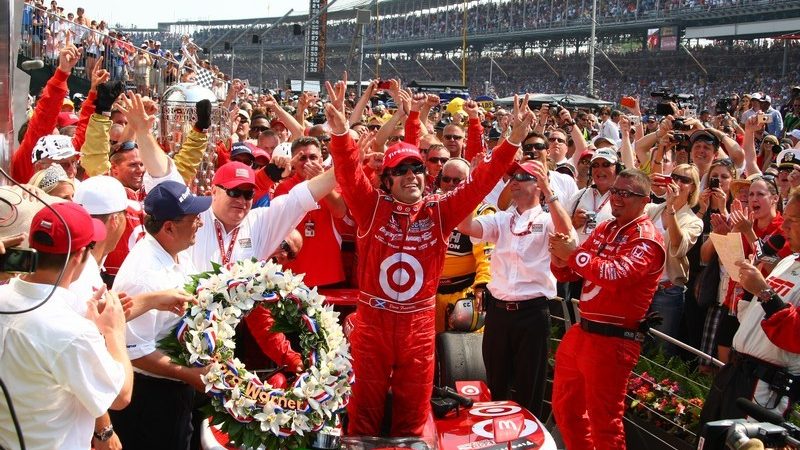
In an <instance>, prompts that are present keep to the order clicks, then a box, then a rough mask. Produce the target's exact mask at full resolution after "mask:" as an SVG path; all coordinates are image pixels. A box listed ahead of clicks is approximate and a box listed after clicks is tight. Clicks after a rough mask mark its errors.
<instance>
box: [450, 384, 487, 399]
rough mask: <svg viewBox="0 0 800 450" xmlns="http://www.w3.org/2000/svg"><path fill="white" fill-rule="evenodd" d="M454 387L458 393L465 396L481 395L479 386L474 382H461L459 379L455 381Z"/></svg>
mask: <svg viewBox="0 0 800 450" xmlns="http://www.w3.org/2000/svg"><path fill="white" fill-rule="evenodd" d="M456 388H457V389H458V393H459V394H461V395H466V396H467V397H473V396H478V395H481V388H479V387H478V386H475V385H474V384H461V382H460V381H456Z"/></svg>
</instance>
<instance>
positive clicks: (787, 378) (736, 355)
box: [730, 349, 800, 398]
mask: <svg viewBox="0 0 800 450" xmlns="http://www.w3.org/2000/svg"><path fill="white" fill-rule="evenodd" d="M730 364H732V365H733V366H734V367H741V368H742V370H744V371H745V372H748V373H750V374H751V375H753V376H755V377H756V378H758V379H759V380H761V381H763V382H765V383H767V384H768V385H769V387H770V389H772V390H773V391H774V392H776V393H778V394H780V395H782V396H783V395H788V396H789V397H790V398H797V395H798V394H799V393H800V376H797V375H790V374H789V372H787V370H786V368H785V367H780V366H776V365H775V364H772V363H768V362H766V361H764V360H761V359H758V358H756V357H754V356H750V355H748V354H746V353H740V352H738V351H736V350H734V349H731V352H730Z"/></svg>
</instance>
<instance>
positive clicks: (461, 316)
mask: <svg viewBox="0 0 800 450" xmlns="http://www.w3.org/2000/svg"><path fill="white" fill-rule="evenodd" d="M475 306H476V303H475V298H474V297H467V298H462V299H459V300H457V301H456V303H455V304H454V305H452V309H451V308H448V314H447V325H448V329H449V330H451V331H466V332H469V331H475V330H479V329H481V328H482V327H483V322H484V319H485V318H486V312H484V311H479V310H478V309H477V308H476V307H475Z"/></svg>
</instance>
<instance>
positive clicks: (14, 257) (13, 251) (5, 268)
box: [0, 248, 39, 273]
mask: <svg viewBox="0 0 800 450" xmlns="http://www.w3.org/2000/svg"><path fill="white" fill-rule="evenodd" d="M38 262H39V254H38V253H36V250H33V249H22V248H7V249H6V252H5V253H4V254H2V255H0V272H5V273H33V272H36V266H37V264H38Z"/></svg>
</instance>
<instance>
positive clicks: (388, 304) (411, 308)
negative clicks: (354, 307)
mask: <svg viewBox="0 0 800 450" xmlns="http://www.w3.org/2000/svg"><path fill="white" fill-rule="evenodd" d="M358 302H359V303H361V304H363V305H366V306H369V307H372V308H375V309H383V310H387V311H391V312H393V313H415V312H419V311H424V310H426V309H432V308H434V306H435V305H436V297H435V296H434V297H428V298H423V299H410V300H408V301H403V302H398V301H394V300H388V299H385V298H379V297H373V296H371V295H369V294H368V293H366V292H363V291H362V292H360V293H359V294H358Z"/></svg>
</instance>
